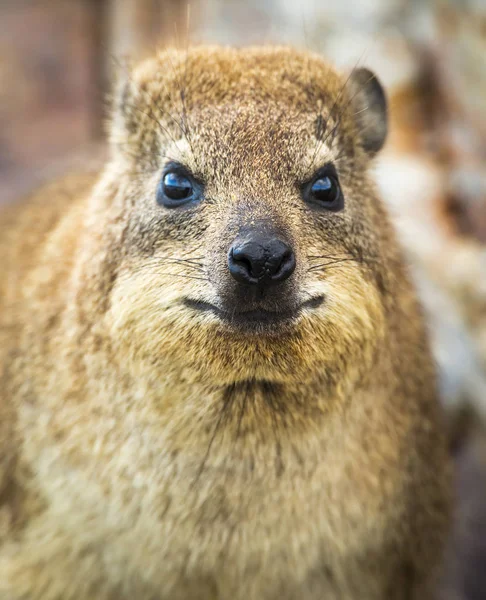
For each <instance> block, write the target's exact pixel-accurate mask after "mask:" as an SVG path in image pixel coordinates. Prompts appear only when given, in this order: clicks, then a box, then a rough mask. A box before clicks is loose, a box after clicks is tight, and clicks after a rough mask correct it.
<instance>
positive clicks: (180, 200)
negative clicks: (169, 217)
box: [157, 170, 197, 208]
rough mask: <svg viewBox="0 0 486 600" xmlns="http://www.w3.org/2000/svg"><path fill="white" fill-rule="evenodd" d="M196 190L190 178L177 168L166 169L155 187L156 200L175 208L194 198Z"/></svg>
mask: <svg viewBox="0 0 486 600" xmlns="http://www.w3.org/2000/svg"><path fill="white" fill-rule="evenodd" d="M196 193H197V190H196V185H195V183H194V182H193V180H192V178H191V177H190V176H189V175H186V174H185V173H182V172H180V171H177V170H171V171H166V172H165V173H164V176H163V177H162V180H161V182H160V183H159V185H158V187H157V202H158V204H161V205H162V206H166V207H167V208H175V207H176V206H180V205H181V204H185V203H186V202H190V201H191V200H194V199H195V196H196Z"/></svg>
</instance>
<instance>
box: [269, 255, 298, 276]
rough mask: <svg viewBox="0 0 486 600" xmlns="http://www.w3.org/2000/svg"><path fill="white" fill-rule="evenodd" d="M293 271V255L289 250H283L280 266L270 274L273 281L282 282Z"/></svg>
mask: <svg viewBox="0 0 486 600" xmlns="http://www.w3.org/2000/svg"><path fill="white" fill-rule="evenodd" d="M294 270H295V255H294V253H293V252H292V250H291V249H290V248H288V249H287V250H285V252H284V253H283V254H282V256H281V260H280V264H279V265H278V267H277V269H276V270H275V273H273V274H272V279H273V280H274V281H283V280H284V279H287V278H288V277H290V276H291V275H292V273H293V272H294Z"/></svg>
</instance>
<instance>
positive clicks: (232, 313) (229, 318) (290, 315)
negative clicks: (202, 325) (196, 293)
mask: <svg viewBox="0 0 486 600" xmlns="http://www.w3.org/2000/svg"><path fill="white" fill-rule="evenodd" d="M323 302H324V296H316V297H314V298H311V299H309V300H306V301H305V302H303V303H302V304H300V305H298V306H296V307H293V308H286V309H283V310H275V311H271V310H267V309H263V308H256V309H251V310H238V309H235V310H227V309H223V308H220V307H218V306H215V305H214V304H210V303H209V302H202V301H200V300H192V299H190V298H185V299H184V300H183V303H184V305H185V306H187V307H188V308H191V309H193V310H196V311H199V312H206V313H212V314H214V315H216V316H217V317H218V318H219V319H220V320H221V321H223V322H225V323H227V324H229V325H231V326H233V327H236V328H242V329H249V330H251V329H257V330H260V329H264V328H269V327H275V326H279V325H288V324H291V323H292V322H294V321H296V320H297V318H298V317H299V316H300V315H301V313H302V311H303V310H304V309H306V308H307V309H313V308H314V309H315V308H318V307H319V306H321V304H322V303H323Z"/></svg>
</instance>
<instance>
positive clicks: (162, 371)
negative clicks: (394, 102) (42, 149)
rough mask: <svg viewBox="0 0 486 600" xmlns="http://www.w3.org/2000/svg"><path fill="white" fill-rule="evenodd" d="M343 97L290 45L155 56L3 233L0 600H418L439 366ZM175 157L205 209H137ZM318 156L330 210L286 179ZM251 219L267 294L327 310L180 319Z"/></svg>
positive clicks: (317, 62) (327, 72)
mask: <svg viewBox="0 0 486 600" xmlns="http://www.w3.org/2000/svg"><path fill="white" fill-rule="evenodd" d="M345 83H346V80H345V78H344V77H343V76H341V75H339V74H338V73H336V72H335V71H334V70H333V69H332V68H331V67H329V66H328V65H327V64H326V63H324V62H323V61H322V60H321V59H320V58H318V57H316V56H314V55H311V54H308V53H300V52H297V51H295V50H291V49H285V48H265V49H262V48H254V49H245V50H231V49H220V48H194V49H191V50H189V51H188V52H187V53H186V52H179V51H166V52H162V53H160V54H159V55H158V56H157V57H155V58H153V59H151V60H149V61H147V62H145V63H143V64H141V65H140V66H138V67H137V68H136V69H135V70H134V71H133V73H132V74H131V75H130V77H128V78H127V81H126V82H125V84H124V85H122V86H121V89H120V92H119V94H118V95H117V99H116V101H115V112H114V116H113V119H112V126H111V130H110V137H111V145H112V158H111V160H110V161H108V162H107V164H106V165H105V166H104V168H103V170H102V172H101V175H100V177H99V178H97V176H96V175H90V174H87V175H77V176H72V177H71V178H68V179H67V180H66V181H63V182H61V183H58V184H55V185H53V186H50V187H47V188H45V189H43V190H41V191H40V192H39V193H38V194H37V195H36V196H35V197H33V198H32V199H31V200H30V201H29V202H28V203H27V204H25V205H23V206H22V207H21V208H20V209H15V210H11V211H9V212H7V213H5V214H4V216H3V217H2V220H1V222H0V223H1V224H0V248H1V256H2V261H3V268H4V274H3V277H2V281H1V302H2V304H1V308H0V318H1V320H2V339H1V340H0V341H1V349H0V351H1V353H2V365H3V366H4V369H3V382H2V388H1V390H2V405H1V406H2V411H3V412H4V418H2V421H1V422H2V429H1V431H0V433H1V434H2V438H1V443H2V444H3V456H4V460H3V461H2V464H1V467H2V473H1V478H0V482H1V484H2V486H3V487H2V492H1V495H0V499H1V501H2V503H3V508H2V511H3V512H2V515H4V516H5V519H4V520H3V521H4V522H5V526H4V527H3V528H2V529H1V532H2V535H3V546H2V548H1V550H0V598H2V600H4V599H5V600H20V599H27V598H28V599H29V600H61V599H63V600H65V599H68V598H72V599H73V600H88V599H90V600H91V599H94V598H96V599H97V600H108V599H113V598H117V599H122V598H126V599H128V598H137V600H138V599H139V600H149V599H150V600H152V599H153V600H168V599H170V600H182V599H201V600H206V599H207V600H215V599H216V598H220V599H228V598H232V599H234V600H238V599H243V598H244V599H248V600H250V599H251V600H263V599H265V600H266V599H268V600H270V599H277V598H278V599H299V600H300V599H305V600H313V599H316V600H317V599H319V600H321V599H323V598H326V599H329V600H331V599H338V598H339V599H343V600H351V599H353V600H356V599H358V598H359V600H410V599H414V600H419V599H420V600H425V599H426V598H429V597H432V582H433V580H434V574H435V572H436V569H437V567H438V564H439V562H440V559H441V554H442V547H443V542H444V537H445V534H446V531H447V524H448V512H449V511H448V506H449V498H448V489H449V483H448V481H449V480H448V463H447V458H446V450H445V445H444V440H443V436H442V433H441V430H442V424H441V415H440V412H439V407H438V403H437V397H436V388H435V375H434V368H433V364H432V360H431V357H430V352H429V349H428V345H427V340H426V335H425V333H424V325H423V322H422V316H421V313H420V310H419V307H418V305H417V302H416V298H415V294H414V291H413V289H412V287H411V285H410V282H409V278H408V276H407V273H406V270H405V268H404V266H403V263H402V258H401V254H400V251H399V250H398V248H397V244H396V241H395V236H394V233H393V231H392V229H391V227H390V224H389V221H388V218H387V216H386V214H385V211H384V208H383V206H382V204H381V202H380V200H379V199H378V198H377V195H376V192H375V188H374V186H373V184H372V182H371V179H370V175H369V169H370V164H371V163H370V156H369V155H368V154H367V153H366V151H365V150H366V147H367V145H366V143H365V141H364V140H365V136H366V131H365V129H366V127H364V128H363V123H365V124H366V118H364V116H363V113H362V112H361V113H360V115H361V116H360V117H359V118H355V114H354V113H355V112H356V104H355V103H354V95H355V94H356V93H357V92H353V94H351V93H350V91H349V87H347V86H346V84H345ZM350 87H352V86H350ZM358 92H359V90H358ZM361 100H362V99H361ZM358 106H361V107H362V106H363V102H362V101H360V103H359V104H358ZM365 109H366V107H365ZM360 110H361V111H362V110H363V108H361V109H360ZM375 119H376V115H373V119H372V120H375ZM330 134H333V135H330ZM375 146H376V144H374V147H375ZM169 159H171V160H179V161H180V162H183V163H184V164H185V165H186V166H187V167H188V168H189V169H191V170H192V172H193V173H194V174H195V176H197V177H198V178H200V179H201V180H203V181H204V182H205V186H206V187H205V198H204V201H203V202H202V203H200V204H199V205H198V206H196V207H192V208H189V209H182V210H179V209H177V210H173V209H172V210H171V209H166V208H162V207H160V206H158V205H157V204H156V202H155V189H156V186H157V184H158V181H159V179H160V177H161V172H162V168H163V165H164V163H165V162H166V161H167V160H169ZM329 160H332V161H334V164H335V166H336V169H337V172H338V174H339V177H340V182H341V186H342V188H343V191H344V196H345V209H344V210H343V211H342V212H340V213H329V212H326V211H319V210H313V209H312V208H310V207H309V206H307V205H306V204H305V203H304V201H303V200H302V197H301V194H300V189H299V185H298V184H299V183H301V182H303V181H305V180H306V179H307V178H309V177H311V176H312V175H313V173H314V171H315V169H316V168H317V167H319V166H321V164H323V163H325V162H327V161H329ZM95 181H97V182H96V184H95ZM93 186H94V187H93ZM262 219H266V220H267V221H268V220H270V221H271V222H272V223H273V224H274V225H276V226H278V227H279V228H280V229H281V230H282V231H284V232H285V234H286V236H287V237H288V239H290V240H292V243H293V246H294V249H295V252H296V256H297V269H296V272H295V274H294V275H293V278H292V283H291V284H288V286H287V283H286V286H287V287H285V288H284V289H285V293H289V294H290V293H292V294H296V295H297V296H298V298H299V299H300V300H301V301H304V300H306V299H309V298H310V297H313V296H314V295H316V294H324V295H325V301H324V303H323V305H322V306H320V307H317V308H314V309H311V308H308V309H305V310H304V311H303V313H302V314H301V316H300V317H299V319H298V320H297V322H295V323H294V324H291V325H286V326H282V327H280V328H277V329H270V330H262V331H261V332H258V333H248V332H247V333H245V332H244V331H241V330H238V329H235V328H233V327H231V326H229V325H227V324H224V323H222V322H220V321H219V320H218V318H217V317H216V316H214V315H213V314H208V313H200V312H197V311H195V310H193V309H191V308H189V307H186V306H185V305H184V303H183V301H184V299H187V298H190V299H193V300H199V301H204V302H211V303H217V302H218V298H220V297H224V296H225V295H228V294H230V293H231V289H230V283H229V281H228V275H227V273H226V267H225V260H226V253H227V250H228V247H229V244H230V243H231V241H232V239H233V238H234V236H235V234H236V232H237V230H238V228H239V227H241V226H242V225H245V224H248V223H252V222H255V221H257V220H262ZM316 256H317V257H321V258H318V259H316V258H312V257H316ZM342 258H346V259H347V260H340V259H342ZM185 260H188V261H191V262H184V261H185ZM317 265H319V267H317ZM311 267H315V268H314V269H312V268H311ZM3 521H2V522H3Z"/></svg>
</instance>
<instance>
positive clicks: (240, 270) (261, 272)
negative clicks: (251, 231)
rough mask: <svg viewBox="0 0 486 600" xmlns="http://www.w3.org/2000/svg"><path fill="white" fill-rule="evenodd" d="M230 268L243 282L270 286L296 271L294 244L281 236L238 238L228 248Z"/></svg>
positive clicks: (240, 281)
mask: <svg viewBox="0 0 486 600" xmlns="http://www.w3.org/2000/svg"><path fill="white" fill-rule="evenodd" d="M228 268H229V270H230V273H231V275H232V276H233V277H234V279H236V281H238V282H239V283H244V284H246V285H258V286H261V287H267V286H271V285H276V284H277V283H280V282H281V281H285V279H288V278H289V277H290V276H291V275H292V273H293V272H294V269H295V256H294V253H293V250H292V248H291V247H290V246H289V245H288V244H286V243H285V242H283V241H282V240H279V239H277V238H272V239H265V238H263V237H252V238H250V239H248V238H247V239H246V240H238V239H236V240H235V241H234V243H233V245H232V246H231V248H230V250H229V252H228Z"/></svg>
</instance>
